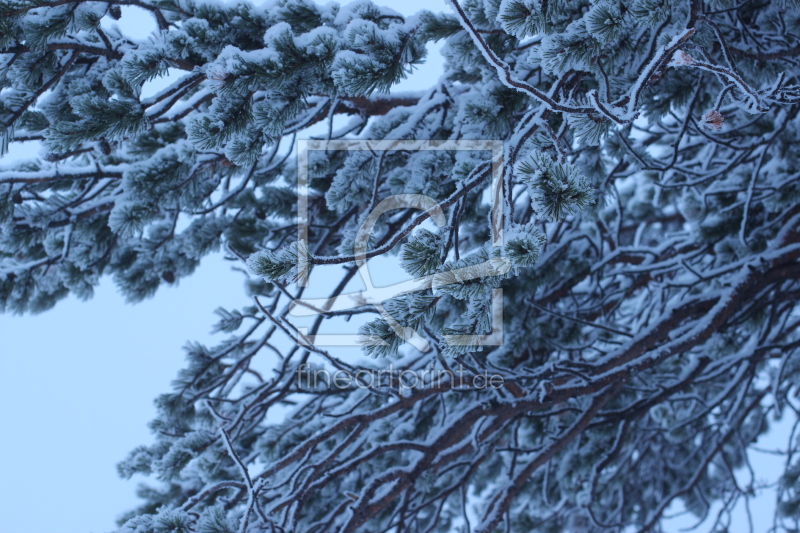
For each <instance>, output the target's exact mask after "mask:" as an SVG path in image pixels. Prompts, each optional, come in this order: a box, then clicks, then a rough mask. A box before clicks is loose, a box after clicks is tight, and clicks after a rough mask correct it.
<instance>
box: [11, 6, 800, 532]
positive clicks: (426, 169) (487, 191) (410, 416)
mask: <svg viewBox="0 0 800 533" xmlns="http://www.w3.org/2000/svg"><path fill="white" fill-rule="evenodd" d="M449 2H450V6H449V8H448V9H449V11H445V12H442V13H434V12H432V11H422V12H420V13H418V14H417V15H415V16H413V17H405V16H402V15H400V14H399V13H397V12H395V11H393V10H391V9H388V8H384V7H380V6H378V5H375V4H373V3H371V2H370V1H369V0H358V1H355V2H353V3H350V4H347V5H338V4H335V3H328V4H326V5H324V6H322V5H318V4H316V3H314V2H312V1H311V0H271V1H270V2H268V3H267V4H264V5H261V6H259V7H255V6H254V5H252V4H250V3H245V2H242V3H229V4H215V3H210V2H209V3H203V2H195V1H194V0H136V1H135V2H131V1H126V2H116V1H115V0H110V1H106V2H95V1H85V0H76V1H73V2H64V1H46V0H0V123H1V124H0V149H2V152H5V151H6V150H7V149H8V147H9V146H10V145H12V144H14V143H30V142H36V141H38V142H40V143H42V147H43V148H42V150H41V155H40V157H37V158H34V159H31V160H26V161H21V162H16V163H9V164H4V166H3V167H2V169H0V310H2V311H5V312H12V313H36V312H41V311H44V310H47V309H49V308H51V307H52V306H54V305H56V303H57V302H58V300H60V299H61V298H64V297H65V296H66V295H68V294H70V293H72V294H75V295H77V296H79V297H81V298H90V297H91V296H92V290H93V287H94V286H96V285H97V283H98V281H99V279H100V278H101V277H102V276H106V275H110V276H112V277H113V278H114V280H115V282H116V284H117V285H118V287H119V288H120V290H121V291H122V293H123V294H124V296H125V297H126V298H127V299H128V300H129V301H134V302H135V301H140V300H142V299H144V298H148V297H151V296H152V295H153V294H155V292H156V291H157V290H158V288H159V286H161V285H162V284H164V283H166V284H172V283H177V282H178V281H179V280H180V279H181V278H183V277H185V276H188V275H190V274H191V273H192V271H193V270H194V269H195V268H196V266H197V265H198V264H199V262H200V261H201V260H202V259H203V257H204V256H207V255H208V254H209V253H211V252H214V251H219V250H220V249H223V250H225V252H226V253H227V254H228V256H229V257H230V258H231V259H232V260H235V261H237V262H240V261H243V262H244V263H246V265H247V268H249V269H250V271H249V272H250V274H251V276H250V278H249V279H248V281H247V284H246V293H247V296H248V298H249V299H248V300H247V301H246V304H245V305H244V307H243V308H242V309H241V310H233V311H231V310H225V309H220V310H218V312H217V314H218V316H219V319H220V320H219V322H218V323H217V324H216V325H215V326H214V329H215V330H216V331H218V332H221V333H224V334H226V335H227V338H226V339H225V340H223V341H221V342H220V343H219V344H218V345H217V346H213V347H207V346H203V345H200V344H196V343H190V344H188V345H187V347H186V354H185V355H186V360H187V364H186V368H185V369H184V370H183V371H182V372H181V373H180V375H179V376H178V377H177V379H176V380H175V382H174V389H173V390H172V392H169V393H167V394H164V395H162V396H161V397H159V398H158V399H157V406H158V409H159V414H158V417H157V418H156V419H155V420H154V421H153V422H152V424H151V427H152V429H153V432H154V435H155V443H153V444H151V445H148V446H140V447H139V448H136V449H135V450H134V451H133V452H132V453H131V454H130V456H129V457H128V458H127V459H125V460H124V461H123V462H122V463H120V465H119V472H120V474H121V475H122V476H124V477H130V476H132V475H133V474H135V473H143V474H149V475H153V476H154V477H155V478H156V480H157V483H156V484H154V485H152V486H146V487H143V488H142V489H141V497H142V499H143V504H142V506H141V507H140V508H138V509H137V510H135V511H133V512H130V513H129V514H128V515H127V516H126V517H125V518H124V519H123V520H122V522H121V523H120V531H121V532H124V533H134V532H135V533H151V532H153V533H156V532H163V531H181V532H187V533H188V532H197V533H233V532H234V531H238V532H241V533H246V532H255V531H270V532H289V531H291V532H302V533H307V532H309V533H310V532H333V531H339V532H355V531H395V532H398V533H399V532H422V531H429V532H448V531H455V530H457V528H465V527H469V528H471V529H470V530H472V531H480V532H482V533H489V532H495V531H515V532H516V531H532V530H536V531H553V532H560V531H606V530H613V531H621V530H623V529H626V530H630V531H635V530H639V531H650V530H654V529H655V530H657V529H658V528H659V527H660V523H661V520H662V518H663V516H664V512H665V510H666V509H667V507H668V506H669V505H670V504H672V503H673V502H676V501H680V502H682V504H683V505H684V506H685V507H686V508H687V509H688V510H689V511H691V512H692V513H694V514H695V515H697V516H698V517H699V518H705V517H706V516H707V515H708V514H709V512H710V510H711V506H712V505H713V504H715V503H720V502H721V503H722V504H723V505H724V508H725V509H726V510H728V511H729V510H730V509H731V508H732V507H733V506H735V505H736V504H737V502H740V501H743V500H745V501H746V500H749V499H751V498H753V497H754V496H755V495H756V494H758V493H759V491H761V490H762V489H763V487H760V486H758V485H757V483H756V480H755V479H751V480H750V481H749V482H748V484H747V485H743V484H742V483H741V481H740V480H739V481H737V479H736V478H735V477H734V474H735V473H736V472H737V471H739V470H741V469H742V468H745V467H747V466H748V461H749V457H748V455H747V452H748V450H749V449H752V447H753V444H754V442H755V441H756V439H757V438H758V437H759V436H761V435H764V434H765V433H766V432H768V431H769V428H770V424H771V423H772V422H774V421H776V420H779V419H781V417H790V418H792V419H796V418H797V415H798V414H799V413H800V411H799V409H800V402H798V386H797V383H799V382H800V358H798V349H799V348H800V333H799V332H798V326H799V325H800V320H799V319H798V312H799V311H800V308H798V306H797V303H796V302H797V301H798V296H800V262H799V261H798V260H799V259H800V174H798V168H800V148H798V147H800V118H798V111H800V37H798V36H800V4H799V3H798V2H797V1H796V0H772V1H768V2H760V3H753V2H734V1H729V0H633V1H621V0H592V1H590V0H578V1H573V2H566V1H561V0H548V1H544V0H541V1H540V0H502V1H499V0H481V1H479V0H449ZM123 5H124V6H135V7H136V8H138V9H143V10H146V11H147V12H149V13H150V14H151V15H152V16H153V17H154V19H155V21H156V22H157V24H158V31H157V32H156V33H154V34H153V35H152V36H151V37H150V39H149V40H147V41H146V42H137V41H135V40H132V39H130V38H128V37H126V36H125V35H123V34H122V33H121V32H120V31H119V30H118V29H116V28H115V27H113V26H109V25H108V24H105V23H103V21H104V20H108V19H109V18H110V19H115V18H116V19H118V18H119V17H120V6H123ZM435 41H444V46H443V49H442V50H443V52H442V53H443V54H444V57H445V59H446V65H445V70H444V72H443V73H442V77H441V78H440V79H439V81H438V82H436V83H434V84H432V86H431V88H430V89H429V90H427V91H424V92H419V93H396V92H392V87H393V86H394V85H395V84H396V83H398V82H399V81H400V80H402V79H403V78H404V77H405V76H406V75H407V74H408V73H409V72H410V71H411V70H412V69H413V68H414V67H415V66H416V65H418V64H420V63H421V62H423V61H424V60H425V56H426V45H427V44H428V43H431V42H435ZM168 72H182V73H183V75H182V77H180V79H178V80H177V81H175V82H174V83H172V84H171V86H170V87H169V88H167V89H165V90H163V91H161V92H159V93H158V94H156V95H155V96H152V97H142V88H143V85H144V84H145V83H146V82H148V81H150V80H154V79H157V78H159V77H162V76H164V75H165V74H166V73H168ZM343 119H346V120H343ZM320 131H325V132H326V133H324V134H320V133H319V132H320ZM313 136H316V137H317V138H322V139H324V140H336V139H341V140H348V139H349V140H370V141H375V142H378V141H440V142H451V141H459V142H467V143H468V142H473V141H474V142H475V143H476V144H474V145H472V146H474V147H475V149H467V150H460V149H458V150H456V149H442V150H415V151H409V150H406V149H394V150H392V149H388V150H383V151H375V150H372V149H361V150H352V151H346V150H333V149H331V150H316V151H310V152H308V154H309V157H308V167H307V170H308V173H307V176H306V177H307V180H308V181H307V186H306V185H304V183H303V182H301V181H299V180H300V179H301V178H300V173H301V170H302V169H300V167H299V164H300V163H299V162H298V160H297V159H296V158H295V157H294V154H295V151H294V148H295V144H296V143H297V142H299V141H300V140H302V139H307V138H309V137H313ZM487 140H499V141H502V146H503V150H502V152H503V153H502V158H501V159H500V160H498V159H493V157H494V156H493V155H492V154H491V152H487V150H486V149H485V148H481V146H482V145H481V144H480V142H482V141H487ZM443 146H449V145H443ZM487 154H488V155H487ZM495 171H497V172H499V174H500V175H501V177H500V180H499V182H498V184H499V187H497V188H494V187H493V176H495V175H496V172H495ZM495 193H496V194H495ZM391 198H404V199H405V200H403V201H404V202H406V203H404V204H402V205H400V204H397V205H399V207H396V208H394V209H392V210H390V211H388V212H387V213H386V214H385V215H383V216H381V217H379V218H377V219H374V220H373V219H371V218H370V214H371V213H373V212H374V211H375V209H376V208H378V207H379V206H381V205H389V204H383V203H382V202H385V201H391V200H390V199H391ZM423 198H427V199H429V200H430V199H432V200H431V201H434V203H435V204H436V205H437V206H438V207H436V208H433V207H431V206H430V205H428V204H425V201H428V200H423ZM487 199H488V200H487ZM304 202H305V203H304ZM413 202H418V203H416V204H414V203H413ZM301 205H304V206H305V208H306V209H307V214H306V215H302V213H301V212H300V211H299V209H300V208H299V206H301ZM392 205H395V204H392ZM492 206H494V207H496V208H497V209H498V210H499V212H501V214H502V216H501V217H496V216H495V212H496V211H495V209H493V208H492ZM303 216H306V217H307V219H308V221H310V225H309V227H308V230H307V232H306V234H305V237H304V238H302V239H301V238H300V234H299V233H298V232H297V230H296V228H297V223H298V220H299V219H301V218H302V217H303ZM367 223H369V224H372V225H373V227H372V231H371V233H370V234H369V235H368V236H366V237H365V236H364V235H361V234H360V233H359V228H362V227H363V226H364V225H365V224H367ZM498 236H500V237H502V239H501V241H499V242H498V241H497V237H498ZM359 250H360V251H359ZM378 256H381V257H386V258H390V259H392V260H393V261H395V262H396V263H397V264H398V265H400V267H402V269H404V271H405V272H406V273H407V274H408V275H409V276H412V277H414V278H415V280H416V281H415V282H414V283H416V285H414V286H413V287H410V286H409V288H408V290H404V291H403V292H401V293H400V294H395V295H393V296H392V297H390V298H387V299H385V300H383V301H380V302H368V301H365V302H360V303H359V305H356V306H354V307H349V308H341V309H340V308H337V307H335V305H334V304H335V302H334V301H333V298H334V297H336V296H339V295H341V294H343V293H344V292H345V290H346V289H347V288H348V283H350V281H351V280H353V279H355V278H356V277H357V276H358V275H359V272H360V270H359V265H361V264H362V263H363V262H364V261H365V260H366V259H368V258H372V257H378ZM244 263H243V264H242V267H244ZM331 265H340V266H343V267H344V274H342V275H341V278H340V279H338V280H336V282H335V287H336V288H335V289H334V290H333V292H332V293H331V294H330V295H329V296H330V298H331V300H326V301H323V303H322V304H320V306H313V305H311V304H309V303H307V302H303V303H302V304H301V303H299V302H298V301H299V300H302V295H303V291H304V288H303V287H302V286H303V285H305V284H306V282H307V281H309V275H310V273H311V275H312V276H313V274H314V272H315V271H316V270H318V269H322V268H328V269H331V268H333V267H332V266H331ZM332 271H334V270H328V272H332ZM335 271H336V272H337V273H341V272H342V271H341V270H335ZM498 294H502V296H501V297H500V299H501V301H502V303H503V309H504V310H505V312H504V313H502V315H498V314H497V313H495V307H496V303H497V300H496V298H497V295H498ZM303 306H305V309H306V310H307V311H308V312H309V313H311V314H312V315H314V316H316V318H314V320H313V321H312V324H313V325H312V327H310V328H309V329H308V330H307V331H305V332H303V331H301V330H300V329H298V326H297V322H295V320H294V318H293V315H292V314H290V311H292V309H294V308H297V309H300V308H301V307H303ZM364 314H367V315H368V316H370V319H369V320H367V321H366V322H364V323H363V325H362V326H361V329H360V333H361V344H362V345H363V351H364V353H366V354H368V355H371V356H373V359H371V360H369V361H367V362H364V361H362V360H361V359H359V358H358V357H353V356H352V354H350V355H346V354H345V355H342V354H341V353H339V352H337V351H336V350H335V349H328V348H326V347H320V346H317V345H315V344H313V343H309V342H308V341H309V338H310V337H309V336H312V335H316V334H318V333H320V332H322V331H324V327H325V325H326V324H327V323H329V321H331V320H334V319H337V318H339V319H340V318H341V317H344V318H346V319H347V320H349V319H350V318H351V317H354V320H356V319H358V317H359V316H361V315H364ZM362 318H363V317H362ZM498 328H499V329H502V342H501V343H494V344H492V343H490V342H484V341H486V339H489V338H493V336H494V333H493V332H494V331H495V330H498ZM281 336H284V337H288V338H289V339H291V340H292V344H291V347H289V348H287V349H285V350H281V349H279V348H277V347H276V345H275V344H276V343H277V344H280V343H278V342H277V341H275V339H279V338H280V337H281ZM276 352H279V353H277V354H276ZM265 365H266V366H265ZM390 365H391V368H392V369H394V370H393V371H394V372H395V373H392V372H385V370H386V369H387V367H389V366H390ZM381 371H384V372H381ZM321 372H322V373H324V372H329V373H332V372H340V373H342V375H346V376H350V377H355V379H352V380H350V381H349V382H348V385H347V386H343V387H339V386H335V385H331V383H329V382H325V381H319V382H313V383H312V380H311V379H310V378H311V376H315V375H316V373H321ZM397 372H400V374H399V375H398V374H397ZM426 372H427V377H424V376H425V375H426ZM367 376H369V377H370V379H369V381H368V380H367ZM376 376H377V377H376ZM417 376H422V378H421V380H418V379H416V377H417ZM480 376H484V377H486V376H492V377H495V378H497V385H492V386H486V383H483V386H481V383H480V381H479V380H478V379H477V378H478V377H480ZM411 377H414V378H415V383H413V384H412V383H411V382H410V378H411ZM426 380H427V381H426ZM796 428H797V426H795V429H796ZM782 445H783V452H784V453H785V454H786V463H785V472H784V473H783V476H782V477H781V480H780V483H779V486H777V487H775V488H774V489H775V490H777V493H778V509H777V514H776V516H775V518H774V520H775V528H776V530H787V531H788V530H797V529H798V522H797V520H798V516H800V459H798V457H800V455H799V454H798V452H799V451H800V449H799V448H800V439H798V437H797V432H796V431H795V432H793V435H792V437H791V440H790V442H788V443H783V444H782ZM476 519H477V522H475V520H476ZM726 519H727V518H726V513H721V514H720V515H719V516H718V517H717V518H716V522H714V520H713V519H712V522H714V523H713V526H712V527H714V528H717V527H719V528H724V527H727V526H726ZM781 528H783V529H781Z"/></svg>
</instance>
